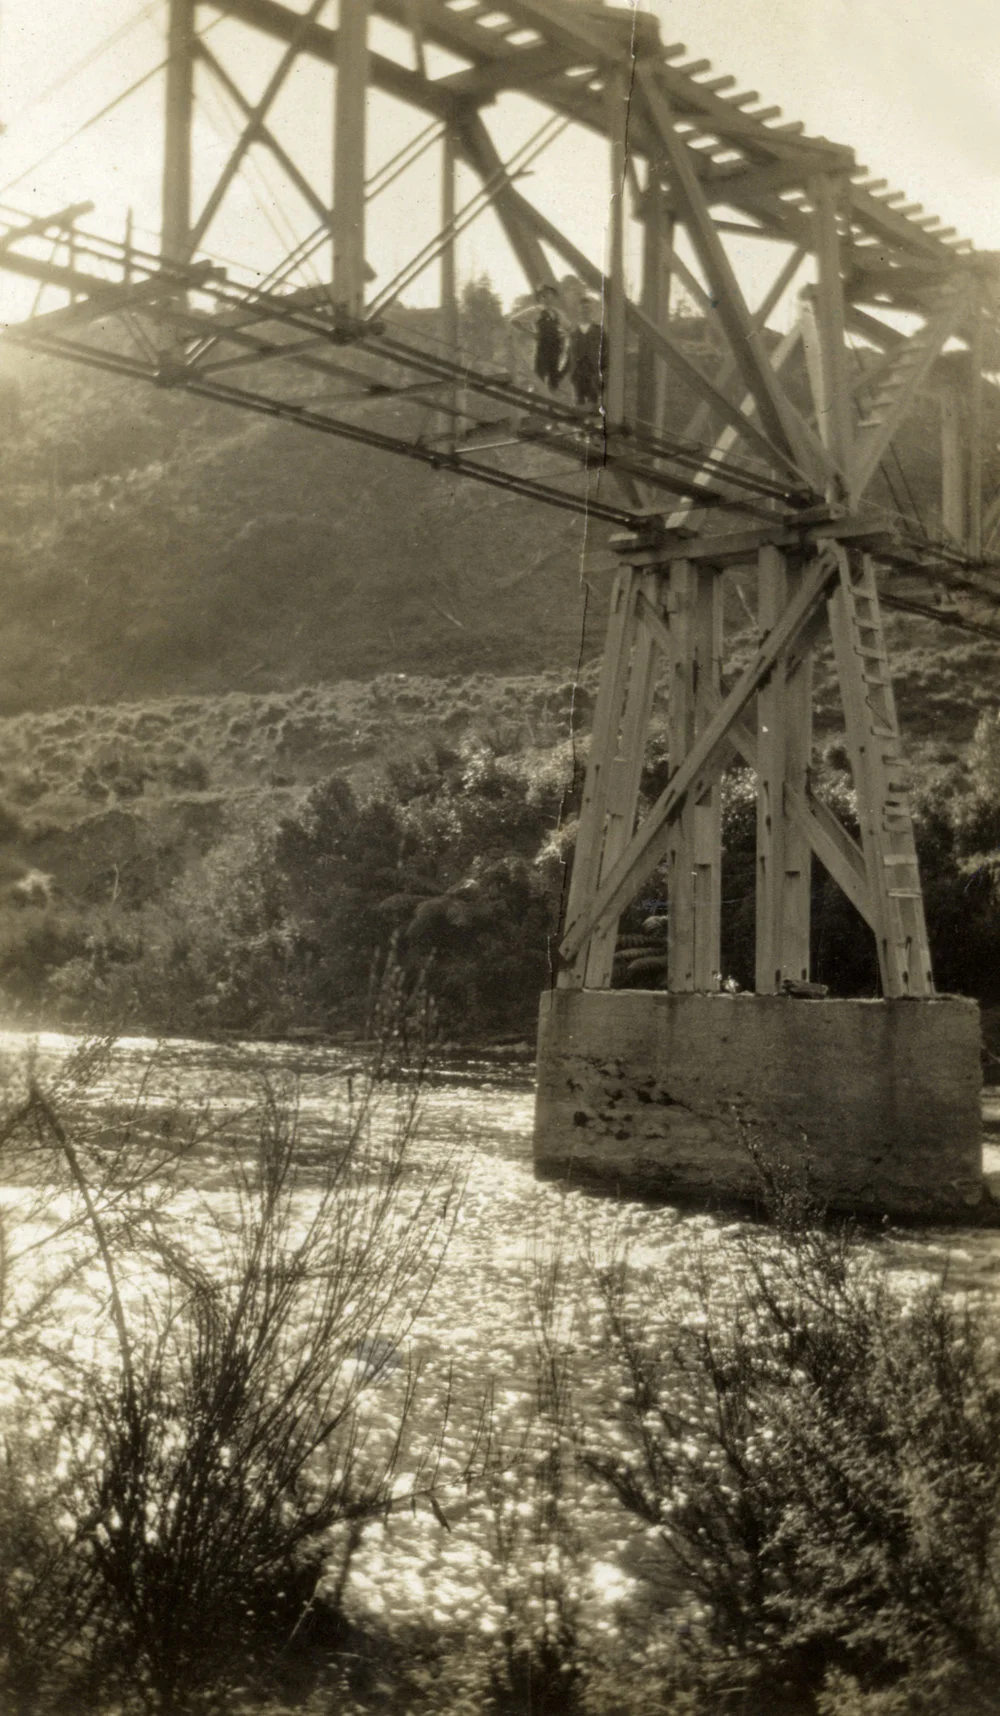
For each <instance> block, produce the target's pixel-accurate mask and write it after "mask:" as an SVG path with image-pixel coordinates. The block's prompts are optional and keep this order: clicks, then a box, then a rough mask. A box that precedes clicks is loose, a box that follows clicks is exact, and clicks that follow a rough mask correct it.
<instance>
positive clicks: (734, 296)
mask: <svg viewBox="0 0 1000 1716" xmlns="http://www.w3.org/2000/svg"><path fill="white" fill-rule="evenodd" d="M636 78H637V81H638V83H639V86H640V88H641V90H642V93H643V96H644V98H645V102H646V106H647V108H648V109H649V112H650V115H651V118H652V120H653V122H654V124H655V126H656V129H657V132H658V134H659V136H660V139H661V141H662V143H663V147H664V151H665V153H666V158H667V161H668V163H669V166H670V170H671V181H672V185H673V190H674V196H675V199H676V201H677V204H678V207H679V209H680V211H681V213H682V215H683V218H684V224H685V227H686V229H687V233H688V236H689V238H690V240H691V243H692V245H693V246H694V249H695V252H696V254H697V256H698V260H699V262H700V263H701V266H702V268H703V269H704V271H705V276H706V278H707V280H708V281H709V284H710V286H711V288H712V294H713V297H714V298H715V299H716V301H717V302H716V308H717V310H718V314H719V319H720V320H721V322H722V324H723V326H724V327H725V330H726V333H727V335H728V338H729V341H730V345H731V349H732V352H733V356H734V357H735V359H736V362H737V364H738V366H739V369H740V373H741V374H742V376H743V380H744V382H745V384H746V386H747V388H748V389H749V391H750V392H751V393H752V395H753V397H754V401H755V403H756V406H757V411H758V414H759V416H760V420H761V423H762V424H763V426H764V430H765V433H766V434H767V435H768V437H769V438H770V439H771V440H772V441H773V442H774V443H775V445H776V446H778V447H780V448H781V449H782V450H783V452H784V453H786V454H787V455H788V456H790V457H791V458H792V459H793V460H794V461H795V463H796V465H797V466H798V467H799V469H800V470H801V472H802V474H803V475H804V476H805V477H806V478H807V479H808V480H809V481H810V482H811V483H812V484H813V485H814V486H817V487H822V486H823V485H824V483H825V482H826V480H827V479H828V478H829V476H830V474H831V469H830V461H829V458H828V457H827V455H826V453H825V451H824V449H823V447H822V446H821V444H820V443H819V442H818V441H817V438H816V437H815V436H814V435H813V433H812V431H811V430H810V429H809V427H808V425H807V424H806V423H805V421H804V420H803V418H802V417H800V415H799V413H798V411H797V410H796V409H795V407H794V405H793V404H792V402H791V400H790V399H789V398H788V395H787V394H786V393H785V391H784V389H783V388H782V386H781V384H780V382H779V381H778V380H777V377H776V376H775V374H774V371H773V370H772V368H771V364H770V360H769V358H768V353H767V348H766V346H765V344H764V342H763V339H762V337H761V331H760V329H758V328H757V327H756V326H755V324H754V318H753V315H752V313H751V311H750V309H749V307H748V305H747V303H746V300H745V298H744V297H743V293H742V291H741V290H740V286H739V283H738V281H737V279H736V275H735V273H734V271H733V267H732V264H731V262H730V261H729V258H728V256H727V255H726V251H725V247H724V246H723V243H722V240H721V239H720V237H719V233H718V229H717V228H716V225H715V222H714V220H713V219H712V213H711V209H710V208H709V205H708V203H707V202H706V200H705V193H704V190H703V188H702V185H701V183H700V181H699V179H698V174H697V173H696V171H695V167H694V163H693V161H692V159H691V153H690V150H689V148H688V145H687V144H686V143H685V141H684V139H683V137H682V136H681V134H680V132H678V131H677V129H676V125H675V122H674V116H673V114H672V113H671V110H670V107H669V105H668V103H667V100H666V98H665V97H664V96H663V94H662V93H661V91H660V89H659V88H658V86H657V82H656V77H655V75H654V72H653V69H652V67H651V66H650V65H644V64H640V65H639V67H638V70H637V73H636Z"/></svg>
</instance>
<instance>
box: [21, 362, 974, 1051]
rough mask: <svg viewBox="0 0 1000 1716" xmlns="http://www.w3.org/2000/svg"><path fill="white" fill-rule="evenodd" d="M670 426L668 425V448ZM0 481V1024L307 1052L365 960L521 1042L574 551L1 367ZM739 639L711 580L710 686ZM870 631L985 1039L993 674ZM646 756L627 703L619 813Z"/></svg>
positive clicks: (848, 956)
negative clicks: (879, 642) (425, 973)
mask: <svg viewBox="0 0 1000 1716" xmlns="http://www.w3.org/2000/svg"><path fill="white" fill-rule="evenodd" d="M689 331H690V330H689ZM691 337H692V339H693V340H694V339H696V338H701V337H703V330H701V331H700V332H699V330H698V329H694V330H693V331H691ZM792 379H793V381H794V380H795V378H794V377H793V378H792ZM799 382H801V378H799ZM690 403H691V401H690V399H685V398H684V396H683V393H682V392H681V390H678V392H677V394H676V396H675V397H674V398H673V408H674V411H675V414H676V417H677V420H678V423H682V422H683V421H684V420H685V417H686V414H687V410H688V408H689V406H690ZM392 409H393V408H392V407H391V406H390V405H383V406H380V407H379V408H378V410H377V411H376V410H374V409H373V412H372V421H373V422H375V423H378V422H379V421H382V422H384V423H385V424H387V425H388V424H391V414H392ZM379 412H381V413H383V414H385V415H384V416H383V417H381V418H380V417H379V415H378V413H379ZM933 441H934V425H933V422H932V421H930V420H918V421H917V423H916V424H915V425H914V426H913V428H912V431H911V432H910V434H909V439H908V441H907V442H906V443H905V444H904V446H903V447H902V449H901V461H900V466H899V469H900V471H903V472H905V475H906V479H907V482H908V485H909V486H910V487H911V489H912V491H913V493H914V495H915V496H916V497H917V499H918V501H919V502H920V504H921V506H922V507H923V509H924V512H925V516H926V517H927V518H928V519H930V520H931V521H932V522H933V509H934V499H933V495H932V487H931V474H932V467H933ZM0 447H2V454H3V457H2V462H0V550H2V553H3V558H4V563H5V574H6V576H5V578H4V580H3V584H2V586H0V591H2V593H0V1001H2V1004H3V1009H4V1015H5V1017H7V1018H8V1019H15V1018H17V1019H20V1020H22V1021H24V1022H26V1023H28V1022H30V1023H36V1022H38V1023H45V1024H48V1023H53V1022H56V1021H65V1022H67V1023H70V1024H79V1023H83V1022H87V1023H94V1024H98V1025H101V1026H105V1025H107V1024H108V1023H109V1022H110V1023H112V1024H115V1025H121V1024H129V1025H131V1024H135V1025H139V1026H142V1027H143V1028H149V1029H156V1030H166V1031H170V1032H182V1033H190V1032H204V1031H216V1030H225V1031H236V1032H239V1033H248V1032H249V1033H254V1032H256V1033H265V1034H266V1033H270V1034H285V1033H288V1032H292V1033H294V1032H303V1031H305V1032H313V1031H329V1030H333V1031H336V1032H337V1033H340V1034H342V1033H344V1032H345V1031H346V1032H349V1031H351V1030H352V1029H355V1028H357V1025H358V1023H359V1020H360V1018H361V1016H362V1014H363V1008H364V997H365V994H366V992H367V985H368V981H369V973H370V969H371V963H372V960H373V958H377V957H379V956H380V953H382V952H384V949H385V947H386V945H387V944H388V942H389V941H390V940H391V939H392V938H395V944H396V946H397V948H398V950H399V952H400V956H401V958H402V960H403V962H404V965H405V967H406V969H407V970H409V971H410V972H412V973H414V974H415V973H417V972H418V971H422V970H424V969H425V968H427V966H428V962H430V968H431V969H432V971H433V973H434V978H433V982H434V987H435V993H436V996H437V999H438V1003H439V1005H440V1008H441V1016H442V1019H443V1021H444V1024H445V1028H446V1029H447V1031H448V1032H449V1033H451V1034H452V1035H453V1036H455V1037H465V1038H469V1037H473V1038H476V1039H478V1040H482V1039H483V1037H488V1036H492V1037H494V1038H495V1037H497V1036H498V1035H501V1036H502V1035H505V1034H506V1035H508V1036H511V1035H512V1036H515V1037H517V1038H518V1039H524V1038H526V1037H529V1036H530V1035H531V1033H532V1019H533V1014H534V1010H535V1003H536V997H537V994H538V991H539V989H540V988H541V987H542V986H543V985H544V983H545V982H546V981H547V979H548V975H549V965H548V951H547V950H548V938H549V936H550V935H551V934H552V932H553V930H554V928H555V925H556V922H557V920H558V913H559V903H560V898H561V893H562V889H563V886H564V880H565V870H564V864H565V859H566V857H567V855H568V853H569V850H570V848H571V841H572V831H573V827H574V822H573V817H574V811H575V805H576V795H577V793H578V790H579V784H580V770H581V764H582V759H583V756H584V754H585V746H586V742H587V730H588V727H589V720H590V712H591V709H592V707H593V697H594V690H595V686H596V668H597V651H598V650H599V647H600V643H601V641H602V636H603V631H604V622H605V608H606V600H607V591H608V587H609V584H610V572H609V570H608V569H607V568H608V566H609V564H610V562H609V558H608V557H607V556H606V555H602V554H598V555H596V556H595V557H594V559H593V560H592V561H590V562H588V565H589V566H593V565H594V564H595V563H598V564H599V563H600V562H602V561H603V563H604V568H605V569H604V570H600V571H588V574H587V578H586V582H585V580H584V577H583V576H582V570H581V569H582V565H583V559H584V555H585V554H586V553H587V551H589V550H592V549H595V548H596V549H600V548H601V546H602V544H603V541H604V539H605V538H604V534H603V533H602V531H601V530H600V529H592V530H590V531H588V530H586V529H585V527H584V522H583V521H582V520H581V519H577V518H575V517H573V516H571V515H567V514H563V513H558V512H550V511H547V510H546V509H545V508H543V507H540V506H535V505H532V504H531V503H529V502H526V501H522V500H520V499H516V498H514V497H509V496H506V495H504V494H502V493H498V492H496V491H493V490H491V489H487V488H483V487H480V486H479V485H476V484H472V483H469V482H463V481H460V480H456V479H453V478H450V477H448V476H445V475H443V474H440V473H434V472H432V471H429V470H426V469H424V468H423V467H422V466H418V465H416V464H411V463H409V462H407V461H405V460H401V459H398V458H393V457H391V456H383V455H379V454H377V453H374V452H371V451H368V450H366V449H362V448H358V447H355V446H353V445H350V444H348V443H344V442H341V441H336V440H332V439H329V438H326V437H322V436H319V435H315V434H308V433H304V432H302V431H301V430H297V429H296V428H294V427H293V426H290V425H287V424H282V423H276V422H271V421H269V420H266V419H261V418H256V417H250V416H244V415H242V414H240V413H238V412H235V411H232V410H227V409H226V408H224V407H214V406H210V405H207V404H204V403H199V402H197V401H195V400H193V399H190V398H187V397H182V396H178V395H174V394H171V393H169V392H166V391H158V390H156V389H154V388H150V387H148V386H144V385H142V384H139V383H135V384H132V383H126V382H123V381H121V380H119V379H116V378H113V377H109V376H106V375H103V374H100V373H96V372H92V371H87V370H82V369H80V370H78V369H74V368H71V367H69V366H65V365H56V364H54V363H52V362H48V361H45V360H41V359H37V358H33V357H29V356H28V355H26V354H23V353H14V352H9V351H6V350H0ZM539 457H540V458H543V457H544V454H542V453H539ZM897 474H898V473H897ZM889 498H890V497H889V496H888V494H883V496H882V499H883V500H888V499H889ZM753 604H754V589H753V575H752V572H751V573H749V574H747V575H743V574H742V573H740V574H738V575H736V576H735V577H734V578H733V579H731V580H730V581H729V596H728V609H727V628H728V632H729V635H730V637H731V638H732V640H733V644H734V664H735V665H736V666H738V665H739V664H740V662H741V661H742V660H743V659H745V657H746V655H747V654H748V652H749V651H750V649H751V648H752V647H753V640H754V630H755V629H754V627H753V626H752V624H751V621H750V616H751V614H752V611H753ZM888 624H889V632H890V638H891V645H892V653H893V660H894V666H895V672H896V684H897V695H898V702H899V709H900V717H901V722H902V725H903V729H904V735H905V737H906V739H907V741H908V751H909V754H910V756H911V758H912V759H913V760H914V762H915V764H916V785H917V787H918V795H919V798H920V804H919V806H918V810H919V817H920V827H919V829H918V834H919V837H920V839H921V841H922V857H923V861H924V863H925V876H926V877H927V878H929V888H930V891H929V896H928V898H929V909H930V911H931V914H932V919H933V921H932V924H931V929H932V940H933V941H934V942H935V959H936V961H937V965H938V970H939V973H940V975H941V979H942V982H944V983H946V984H947V985H948V986H949V987H954V988H957V989H961V990H963V991H964V992H967V993H971V994H976V995H978V996H979V997H980V998H981V999H982V1000H984V1001H987V1002H990V1003H994V1004H995V1003H996V1002H997V1001H998V1000H1000V980H998V978H997V972H998V971H1000V908H998V907H997V906H996V903H995V897H994V896H995V886H994V871H995V868H996V865H995V858H994V853H995V851H996V849H997V848H998V846H1000V785H998V781H1000V774H998V764H997V757H998V756H1000V729H998V726H997V721H996V709H997V694H996V666H997V650H996V646H995V645H994V644H993V643H992V642H991V641H988V640H985V639H974V638H970V637H969V636H966V635H963V634H962V633H954V632H949V631H947V630H946V629H945V628H943V627H940V626H937V625H935V624H933V623H932V622H928V621H923V620H913V619H902V618H900V617H899V616H892V617H890V619H889V622H888ZM816 690H817V739H818V747H817V748H818V754H819V757H820V762H819V768H818V780H819V784H820V785H821V786H822V787H823V788H824V789H825V790H828V791H830V792H831V793H832V794H833V796H834V799H835V801H836V802H837V803H838V804H839V805H840V807H841V809H842V812H843V814H845V815H847V816H848V818H849V817H850V814H851V804H850V794H849V791H848V786H847V781H846V777H845V773H844V754H843V747H842V745H840V743H839V740H838V719H837V699H836V696H835V694H834V690H833V685H832V677H831V672H830V663H829V659H828V657H826V658H824V657H822V656H821V658H820V660H819V662H818V667H817V676H816ZM977 733H978V735H979V736H978V738H977V739H976V741H975V743H974V744H971V748H970V742H971V741H973V737H974V734H977ZM664 755H665V734H664V731H663V708H662V702H661V704H660V705H659V713H658V715H657V726H656V731H655V732H654V736H653V742H652V744H651V746H650V754H649V758H648V766H647V770H646V773H645V776H644V791H645V792H646V793H647V794H653V795H655V793H656V792H658V791H659V790H660V786H661V785H662V780H663V768H664ZM726 793H727V800H726V802H727V813H726V814H727V839H728V840H729V842H730V854H729V857H728V858H727V864H728V865H729V869H728V872H727V879H726V881H725V885H724V892H725V895H726V907H725V913H726V917H725V922H724V948H723V954H724V961H725V962H726V970H727V972H728V973H729V974H730V975H731V976H733V977H734V978H735V979H736V980H737V981H739V982H741V983H744V984H746V983H747V982H749V981H751V973H752V954H751V951H750V950H751V948H752V912H751V913H750V914H749V915H748V909H749V901H750V899H751V897H752V877H753V808H752V794H751V792H750V783H749V782H748V781H747V780H746V779H745V778H743V777H742V776H741V774H740V771H738V770H737V771H735V773H733V774H732V775H731V777H730V778H729V780H728V781H727V786H726ZM657 886H659V884H657ZM834 893H835V890H831V887H830V886H829V885H828V884H827V883H826V882H825V880H824V878H823V877H822V876H821V875H820V874H819V872H818V870H817V874H816V877H815V881H814V918H815V925H816V932H815V938H814V939H815V940H816V959H817V974H818V975H819V976H820V977H821V980H823V981H829V982H830V983H831V984H832V985H833V987H834V989H835V992H840V993H849V992H853V993H858V992H861V993H864V992H871V989H872V985H873V983H874V975H873V973H874V966H873V958H872V950H871V947H870V938H869V937H868V935H867V932H865V931H863V929H862V927H861V926H860V923H859V922H855V921H854V920H853V919H852V916H851V912H850V908H848V907H846V906H845V904H844V902H843V901H842V900H841V899H840V898H839V896H838V897H837V898H834V897H833V896H834ZM626 927H627V930H628V933H630V934H631V932H632V930H633V929H634V928H638V927H640V926H639V925H631V924H629V925H627V926H626ZM748 962H750V963H748Z"/></svg>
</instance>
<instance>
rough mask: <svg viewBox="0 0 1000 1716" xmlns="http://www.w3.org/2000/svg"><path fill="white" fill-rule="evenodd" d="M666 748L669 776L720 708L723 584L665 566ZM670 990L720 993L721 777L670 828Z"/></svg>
mask: <svg viewBox="0 0 1000 1716" xmlns="http://www.w3.org/2000/svg"><path fill="white" fill-rule="evenodd" d="M668 608H669V620H670V625H669V631H670V649H669V657H668V663H669V675H670V677H669V684H668V698H669V703H668V710H667V745H668V749H669V753H670V772H671V774H673V773H675V771H676V770H677V769H678V768H679V766H680V764H681V763H682V762H683V760H684V758H685V756H686V755H687V753H688V751H689V750H690V749H691V746H692V745H693V743H694V741H695V739H696V738H697V737H698V735H699V734H700V733H701V732H702V730H703V729H704V728H705V727H706V726H707V725H708V723H709V722H710V721H711V719H712V716H713V715H714V714H715V711H716V709H717V708H718V703H719V695H720V689H719V688H720V685H721V671H722V584H721V578H720V576H719V574H718V573H717V572H715V571H714V570H713V569H712V568H711V567H702V566H695V565H693V564H692V563H691V562H690V561H688V560H674V561H672V562H671V566H670V594H669V598H668ZM666 866H667V908H668V909H667V985H668V988H669V989H671V990H672V991H673V992H675V993H678V994H683V993H690V992H691V991H693V990H700V991H702V992H711V991H713V990H716V989H718V987H719V977H720V971H719V967H720V965H721V951H720V936H721V919H722V794H721V787H720V784H719V781H718V779H717V778H716V779H713V781H712V783H711V785H710V786H709V787H707V788H706V789H704V790H702V791H701V792H700V794H699V796H697V797H696V796H695V794H694V793H690V794H688V795H687V797H686V798H685V799H684V802H683V804H682V805H681V806H680V809H679V811H678V813H677V815H676V816H675V817H674V818H673V820H672V822H671V824H670V831H669V838H668V844H667V853H666Z"/></svg>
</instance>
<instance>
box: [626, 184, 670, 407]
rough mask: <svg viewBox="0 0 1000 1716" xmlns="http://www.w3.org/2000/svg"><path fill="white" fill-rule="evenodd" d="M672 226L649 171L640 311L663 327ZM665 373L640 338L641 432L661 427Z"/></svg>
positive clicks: (638, 395) (638, 394)
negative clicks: (644, 429)
mask: <svg viewBox="0 0 1000 1716" xmlns="http://www.w3.org/2000/svg"><path fill="white" fill-rule="evenodd" d="M673 248H674V223H673V220H672V218H671V216H670V215H669V214H668V213H667V210H666V207H665V204H664V196H663V190H662V187H661V185H660V178H659V171H658V169H657V167H656V164H655V163H652V164H651V165H650V168H649V173H648V177H647V183H646V192H645V195H644V197H643V204H642V285H641V289H640V294H639V307H640V309H641V310H642V313H643V315H644V316H646V317H647V318H648V319H649V321H651V322H653V323H655V324H656V325H658V326H659V325H662V324H663V323H664V322H666V321H668V320H669V316H670V277H671V273H672V270H673V260H674V259H673ZM664 381H665V372H664V367H663V364H662V360H661V358H660V355H659V353H658V352H657V351H656V350H655V348H654V347H653V346H652V345H651V344H650V342H649V339H648V337H647V336H644V335H641V334H640V336H639V367H638V374H637V377H636V396H635V416H636V422H637V424H638V425H639V427H640V428H647V429H652V430H654V431H659V430H660V429H661V428H662V427H663V413H664V407H665V387H664Z"/></svg>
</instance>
